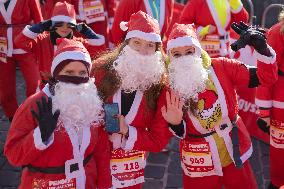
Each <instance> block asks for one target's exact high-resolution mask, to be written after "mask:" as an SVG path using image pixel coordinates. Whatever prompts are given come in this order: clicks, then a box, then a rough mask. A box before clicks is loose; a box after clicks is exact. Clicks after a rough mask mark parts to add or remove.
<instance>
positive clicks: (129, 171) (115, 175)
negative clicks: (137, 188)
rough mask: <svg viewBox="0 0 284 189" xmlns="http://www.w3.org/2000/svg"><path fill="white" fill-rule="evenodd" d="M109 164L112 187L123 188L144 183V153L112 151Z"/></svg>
mask: <svg viewBox="0 0 284 189" xmlns="http://www.w3.org/2000/svg"><path fill="white" fill-rule="evenodd" d="M110 164H111V175H112V184H113V186H114V187H116V188H123V187H128V186H133V185H136V184H140V183H143V182H144V168H145V165H146V160H145V153H144V152H141V151H136V150H131V151H124V150H122V149H118V150H114V151H113V152H112V158H111V162H110Z"/></svg>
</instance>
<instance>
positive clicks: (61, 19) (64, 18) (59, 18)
mask: <svg viewBox="0 0 284 189" xmlns="http://www.w3.org/2000/svg"><path fill="white" fill-rule="evenodd" d="M51 20H52V21H54V22H66V23H71V24H75V25H76V24H77V23H76V20H74V19H73V18H71V17H69V16H64V15H58V16H53V17H51Z"/></svg>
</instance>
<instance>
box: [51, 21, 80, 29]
mask: <svg viewBox="0 0 284 189" xmlns="http://www.w3.org/2000/svg"><path fill="white" fill-rule="evenodd" d="M64 23H65V22H55V23H54V25H53V27H54V28H59V27H62V26H63V25H64ZM67 27H68V28H70V29H75V25H74V24H71V23H67Z"/></svg>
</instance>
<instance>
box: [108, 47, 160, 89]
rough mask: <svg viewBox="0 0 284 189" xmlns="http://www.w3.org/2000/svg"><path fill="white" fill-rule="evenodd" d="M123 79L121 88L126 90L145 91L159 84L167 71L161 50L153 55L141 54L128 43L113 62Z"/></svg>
mask: <svg viewBox="0 0 284 189" xmlns="http://www.w3.org/2000/svg"><path fill="white" fill-rule="evenodd" d="M113 68H114V69H115V70H116V72H117V74H118V76H119V77H120V79H121V89H123V90H125V91H126V92H133V91H135V90H141V91H145V90H147V89H149V88H150V87H151V86H152V85H155V84H158V83H159V82H160V80H161V77H162V75H163V74H164V72H165V66H164V62H163V60H162V55H161V52H160V51H157V52H155V54H153V55H141V54H140V53H139V52H137V51H135V50H133V49H132V48H131V47H130V46H128V45H126V46H125V47H124V48H123V50H122V52H121V54H120V55H119V57H118V58H117V60H116V61H115V62H114V64H113Z"/></svg>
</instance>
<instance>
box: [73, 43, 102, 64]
mask: <svg viewBox="0 0 284 189" xmlns="http://www.w3.org/2000/svg"><path fill="white" fill-rule="evenodd" d="M76 40H78V41H80V42H82V43H83V45H84V46H85V47H86V49H87V50H88V52H89V53H90V56H91V58H92V59H94V58H96V57H97V56H98V55H99V54H101V53H102V52H104V51H106V44H105V42H104V43H102V42H101V40H102V39H83V38H76ZM104 40H105V39H104Z"/></svg>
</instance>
